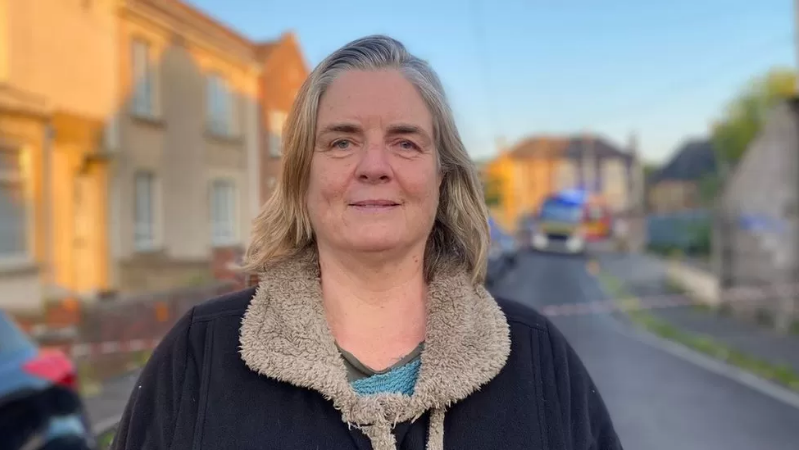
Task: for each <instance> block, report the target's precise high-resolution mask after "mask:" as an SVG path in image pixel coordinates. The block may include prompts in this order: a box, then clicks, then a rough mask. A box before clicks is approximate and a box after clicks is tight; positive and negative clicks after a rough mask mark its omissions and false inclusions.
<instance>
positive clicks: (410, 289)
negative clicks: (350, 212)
mask: <svg viewBox="0 0 799 450" xmlns="http://www.w3.org/2000/svg"><path fill="white" fill-rule="evenodd" d="M422 261H423V252H422V253H420V254H419V255H410V256H408V257H405V258H402V259H401V260H395V261H390V262H389V261H385V262H384V263H382V264H379V263H377V261H368V262H366V261H359V258H355V257H353V255H346V256H345V257H336V255H334V254H332V253H329V252H323V251H322V252H320V254H319V264H320V269H321V275H322V298H323V302H324V307H325V313H326V315H327V321H328V323H329V325H330V328H331V331H332V333H333V337H334V338H335V339H336V342H337V343H338V344H339V345H340V346H341V347H342V348H344V349H346V350H347V351H348V352H350V353H352V354H354V355H355V356H356V357H357V358H358V359H359V360H360V361H361V362H363V363H364V364H366V365H367V366H369V367H372V368H373V369H378V370H379V369H383V368H385V367H388V366H391V365H392V364H393V363H394V362H395V361H396V360H398V359H400V358H402V357H403V356H405V355H406V354H408V353H410V352H411V351H412V350H413V349H414V348H415V347H416V346H417V345H418V344H419V343H420V342H422V341H423V340H424V335H425V325H426V303H427V302H426V298H427V285H426V283H425V280H424V270H423V262H422Z"/></svg>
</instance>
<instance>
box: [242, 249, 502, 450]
mask: <svg viewBox="0 0 799 450" xmlns="http://www.w3.org/2000/svg"><path fill="white" fill-rule="evenodd" d="M312 253H313V252H310V251H308V252H303V253H301V254H300V255H298V256H296V257H293V258H290V259H288V260H286V261H285V262H283V263H281V264H278V265H276V266H274V267H273V268H271V269H270V271H269V272H268V273H265V274H263V275H262V277H261V282H260V284H259V286H258V289H257V290H256V293H255V295H254V296H253V298H252V301H251V302H250V305H249V307H248V308H247V312H246V313H245V315H244V318H243V319H242V324H241V336H240V344H241V357H242V359H243V360H244V362H245V363H246V364H247V366H248V367H249V368H250V369H251V370H253V371H255V372H258V373H260V374H262V375H265V376H267V377H270V378H273V379H275V380H279V381H283V382H287V383H290V384H293V385H295V386H299V387H303V388H309V389H313V390H315V391H317V392H319V393H321V394H322V395H323V396H324V397H325V398H327V399H328V400H330V401H332V402H333V405H334V406H335V408H336V409H338V410H339V411H341V416H342V420H343V421H344V422H346V423H347V424H348V425H350V426H354V427H358V428H360V429H361V430H362V431H363V432H364V434H366V435H367V436H368V437H369V439H370V441H371V442H372V447H373V448H374V450H395V449H396V440H395V438H394V434H393V433H392V432H391V430H392V428H393V427H394V425H396V424H397V423H400V422H405V421H408V420H416V419H418V418H419V417H420V416H422V415H423V414H424V413H425V412H426V411H428V410H431V415H430V429H429V434H428V443H427V448H428V449H430V450H443V448H444V447H443V445H444V444H443V442H444V412H445V410H446V408H447V407H449V406H450V405H452V404H453V403H456V402H458V401H460V400H463V399H464V398H466V397H467V396H468V395H470V394H471V393H473V392H475V391H476V390H477V389H479V388H480V386H482V385H484V384H486V383H488V382H489V381H490V380H491V379H493V378H494V377H495V376H496V375H497V374H498V373H499V371H500V370H501V369H502V367H503V366H504V365H505V362H506V361H507V358H508V355H509V354H510V337H509V327H508V323H507V320H506V319H505V316H504V314H503V313H502V311H501V310H500V308H499V306H498V305H497V303H496V302H495V301H494V299H493V298H492V297H491V296H490V294H488V292H486V290H485V289H483V287H482V286H474V285H473V284H472V282H471V281H470V279H469V277H468V275H467V274H466V273H462V272H458V271H452V270H443V269H442V270H439V271H437V272H436V273H435V274H434V276H433V279H432V281H431V282H430V285H429V287H428V306H427V309H428V319H427V333H426V337H425V348H424V351H423V352H422V355H421V360H422V365H421V368H420V371H419V378H418V380H417V384H416V388H415V390H414V394H413V395H412V396H410V397H409V396H404V395H401V394H379V395H372V396H358V395H356V394H355V392H354V391H353V390H352V388H351V387H350V385H349V383H348V382H347V372H346V369H345V366H344V362H343V360H342V358H341V355H340V353H339V351H338V349H337V348H336V344H335V341H334V339H333V336H332V333H331V332H330V328H329V326H328V324H327V320H326V319H325V312H324V309H323V306H322V296H321V286H320V278H319V267H318V264H317V263H316V258H314V256H313V254H312Z"/></svg>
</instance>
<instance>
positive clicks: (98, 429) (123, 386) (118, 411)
mask: <svg viewBox="0 0 799 450" xmlns="http://www.w3.org/2000/svg"><path fill="white" fill-rule="evenodd" d="M139 373H140V370H135V371H133V372H130V373H128V374H125V375H123V376H120V377H117V378H114V379H112V380H109V381H107V382H106V383H104V384H103V386H102V387H101V389H100V391H99V392H98V393H97V394H95V395H92V396H90V397H86V398H84V399H83V404H84V405H85V406H86V414H87V415H88V416H89V421H90V422H91V424H92V430H93V431H94V433H95V434H100V433H102V432H104V431H106V430H108V429H110V428H112V427H114V426H116V424H117V422H119V419H120V417H121V416H122V411H123V410H124V409H125V405H127V404H128V398H130V393H131V392H132V391H133V387H134V386H135V385H136V380H137V379H138V377H139Z"/></svg>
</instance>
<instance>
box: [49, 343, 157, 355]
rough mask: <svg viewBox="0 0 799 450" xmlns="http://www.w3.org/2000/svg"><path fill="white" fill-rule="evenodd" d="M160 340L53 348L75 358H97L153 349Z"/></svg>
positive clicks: (84, 344)
mask: <svg viewBox="0 0 799 450" xmlns="http://www.w3.org/2000/svg"><path fill="white" fill-rule="evenodd" d="M158 342H160V339H131V340H129V341H105V342H91V343H80V344H71V345H55V346H53V347H52V348H55V349H58V350H61V351H63V352H64V353H66V354H67V355H69V356H71V357H72V358H74V359H80V358H95V357H98V356H106V355H113V354H119V353H133V352H139V351H143V350H153V349H154V348H155V347H156V346H157V345H158Z"/></svg>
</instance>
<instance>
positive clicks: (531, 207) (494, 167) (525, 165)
mask: <svg viewBox="0 0 799 450" xmlns="http://www.w3.org/2000/svg"><path fill="white" fill-rule="evenodd" d="M559 164H560V160H556V159H551V158H514V157H513V156H512V155H511V154H509V153H504V154H501V155H499V156H498V157H497V158H495V159H494V160H492V161H490V162H488V163H487V164H486V176H490V177H496V178H497V179H501V180H502V186H503V189H502V199H501V204H500V205H499V206H497V207H494V208H492V213H493V214H494V218H495V219H496V221H497V222H498V223H499V224H500V225H502V226H503V227H504V228H505V229H506V230H508V231H513V230H515V229H516V227H517V225H518V221H519V219H520V218H521V217H522V215H524V214H528V213H532V212H535V211H537V209H538V206H539V205H540V204H541V202H542V201H543V199H544V198H545V197H546V196H547V195H550V194H551V193H552V192H553V190H554V182H553V180H554V178H555V171H556V169H557V168H558V167H559Z"/></svg>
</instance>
